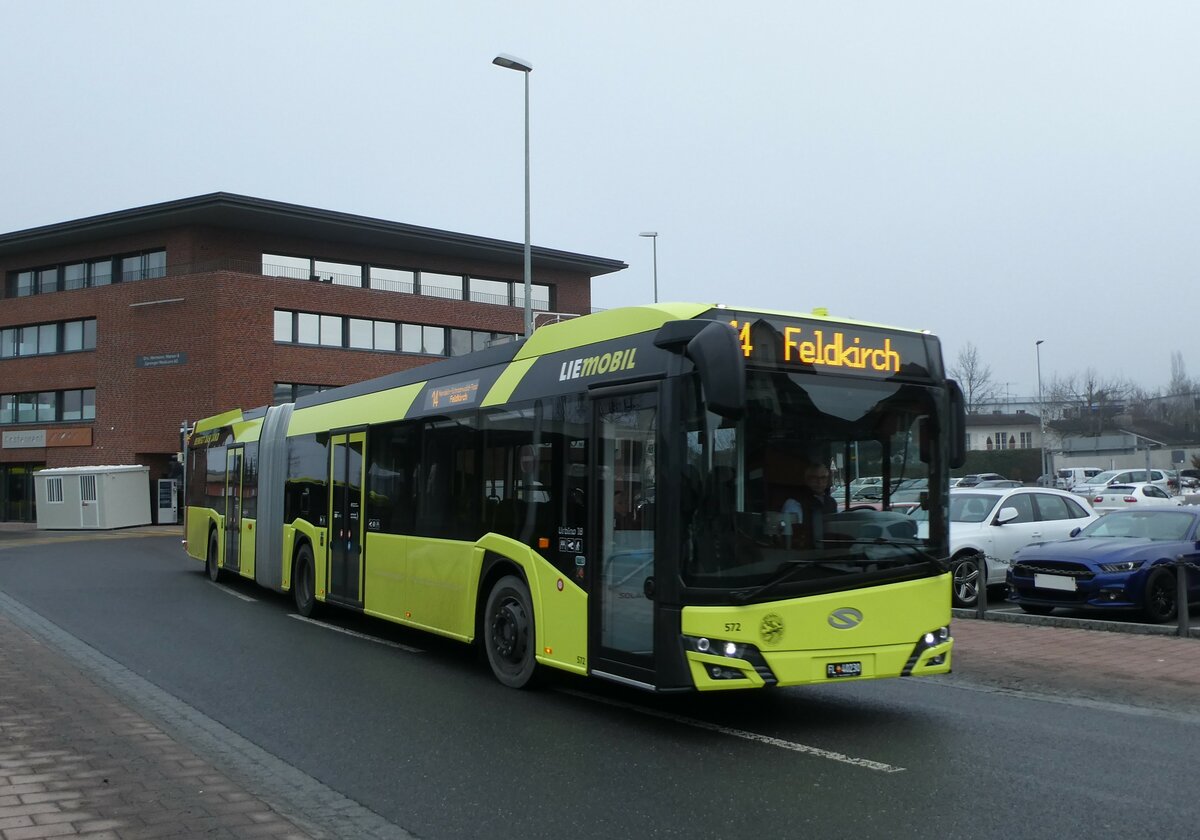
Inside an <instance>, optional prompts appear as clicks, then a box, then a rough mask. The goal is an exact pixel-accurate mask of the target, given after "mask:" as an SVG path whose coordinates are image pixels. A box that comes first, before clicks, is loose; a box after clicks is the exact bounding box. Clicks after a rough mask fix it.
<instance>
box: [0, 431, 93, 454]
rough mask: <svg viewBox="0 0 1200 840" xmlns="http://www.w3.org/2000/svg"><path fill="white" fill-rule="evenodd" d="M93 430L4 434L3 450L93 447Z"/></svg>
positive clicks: (1, 445) (2, 439)
mask: <svg viewBox="0 0 1200 840" xmlns="http://www.w3.org/2000/svg"><path fill="white" fill-rule="evenodd" d="M91 445H92V429H91V427H90V426H85V427H83V428H81V429H49V430H47V429H22V430H20V431H14V432H4V434H3V437H2V438H0V448H3V449H47V448H49V449H53V448H55V447H59V446H91Z"/></svg>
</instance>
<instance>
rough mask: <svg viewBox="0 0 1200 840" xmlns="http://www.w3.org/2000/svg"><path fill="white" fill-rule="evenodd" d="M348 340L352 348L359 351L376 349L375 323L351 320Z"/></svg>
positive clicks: (358, 319)
mask: <svg viewBox="0 0 1200 840" xmlns="http://www.w3.org/2000/svg"><path fill="white" fill-rule="evenodd" d="M349 326H350V328H349V330H348V339H349V342H350V346H351V347H353V348H355V349H358V350H374V349H375V322H374V321H368V320H367V319H365V318H350V319H349Z"/></svg>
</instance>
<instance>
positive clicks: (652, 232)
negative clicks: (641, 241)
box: [638, 230, 658, 236]
mask: <svg viewBox="0 0 1200 840" xmlns="http://www.w3.org/2000/svg"><path fill="white" fill-rule="evenodd" d="M638 236H658V231H656V230H647V231H643V232H642V233H639V234H638Z"/></svg>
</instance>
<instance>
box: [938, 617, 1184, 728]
mask: <svg viewBox="0 0 1200 840" xmlns="http://www.w3.org/2000/svg"><path fill="white" fill-rule="evenodd" d="M952 632H953V634H954V673H953V674H952V675H951V676H950V677H949V679H951V680H954V679H962V680H967V681H969V682H978V683H983V684H987V685H993V686H997V687H1001V688H1007V689H1013V690H1031V691H1038V692H1044V693H1050V694H1059V695H1067V696H1072V697H1081V698H1086V699H1089V700H1095V701H1098V702H1108V703H1119V704H1125V705H1131V706H1138V707H1142V708H1152V709H1166V710H1171V711H1183V712H1189V713H1191V714H1200V639H1195V638H1188V639H1184V638H1179V637H1178V636H1160V635H1146V634H1143V633H1130V632H1123V633H1121V632H1108V631H1104V630H1092V629H1089V630H1085V629H1078V628H1074V627H1053V626H1041V625H1038V624H1028V623H1020V622H1013V621H997V620H988V621H979V620H977V619H958V618H956V619H955V620H954V623H953V625H952Z"/></svg>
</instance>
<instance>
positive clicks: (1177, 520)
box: [1008, 506, 1200, 622]
mask: <svg viewBox="0 0 1200 840" xmlns="http://www.w3.org/2000/svg"><path fill="white" fill-rule="evenodd" d="M1198 527H1200V509H1198V508H1193V507H1190V506H1189V507H1180V508H1170V509H1168V508H1158V509H1155V510H1118V511H1113V512H1112V513H1109V514H1106V515H1104V516H1103V517H1101V518H1100V519H1098V520H1096V521H1094V522H1092V523H1091V524H1090V525H1088V526H1087V527H1086V528H1084V529H1082V530H1081V531H1079V532H1078V533H1077V534H1073V535H1072V537H1071V538H1070V539H1066V540H1059V541H1056V542H1043V543H1039V544H1037V545H1029V546H1026V547H1025V548H1023V549H1021V550H1020V551H1018V552H1017V553H1016V554H1015V555H1013V559H1012V567H1011V568H1010V569H1009V570H1008V586H1009V600H1010V601H1012V602H1013V603H1015V604H1017V606H1019V607H1020V608H1021V609H1022V610H1024V611H1025V612H1027V613H1033V614H1034V615H1048V614H1049V613H1050V612H1051V611H1053V610H1054V609H1055V608H1056V607H1074V608H1083V607H1086V608H1093V607H1094V608H1097V609H1104V610H1126V611H1140V612H1142V613H1143V614H1144V615H1145V617H1146V618H1147V619H1149V620H1150V621H1155V622H1162V621H1170V620H1172V619H1173V618H1174V617H1175V612H1176V608H1177V604H1176V579H1175V574H1176V570H1175V568H1174V567H1173V563H1174V562H1175V557H1177V556H1179V555H1182V556H1183V557H1184V558H1185V559H1186V560H1187V561H1189V562H1191V563H1192V564H1193V565H1194V564H1196V563H1197V562H1198V561H1200V551H1197V542H1196V540H1197V539H1198V538H1200V533H1197V529H1198ZM1187 593H1188V601H1189V602H1191V603H1195V602H1197V601H1200V574H1197V573H1196V572H1189V574H1188V583H1187Z"/></svg>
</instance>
